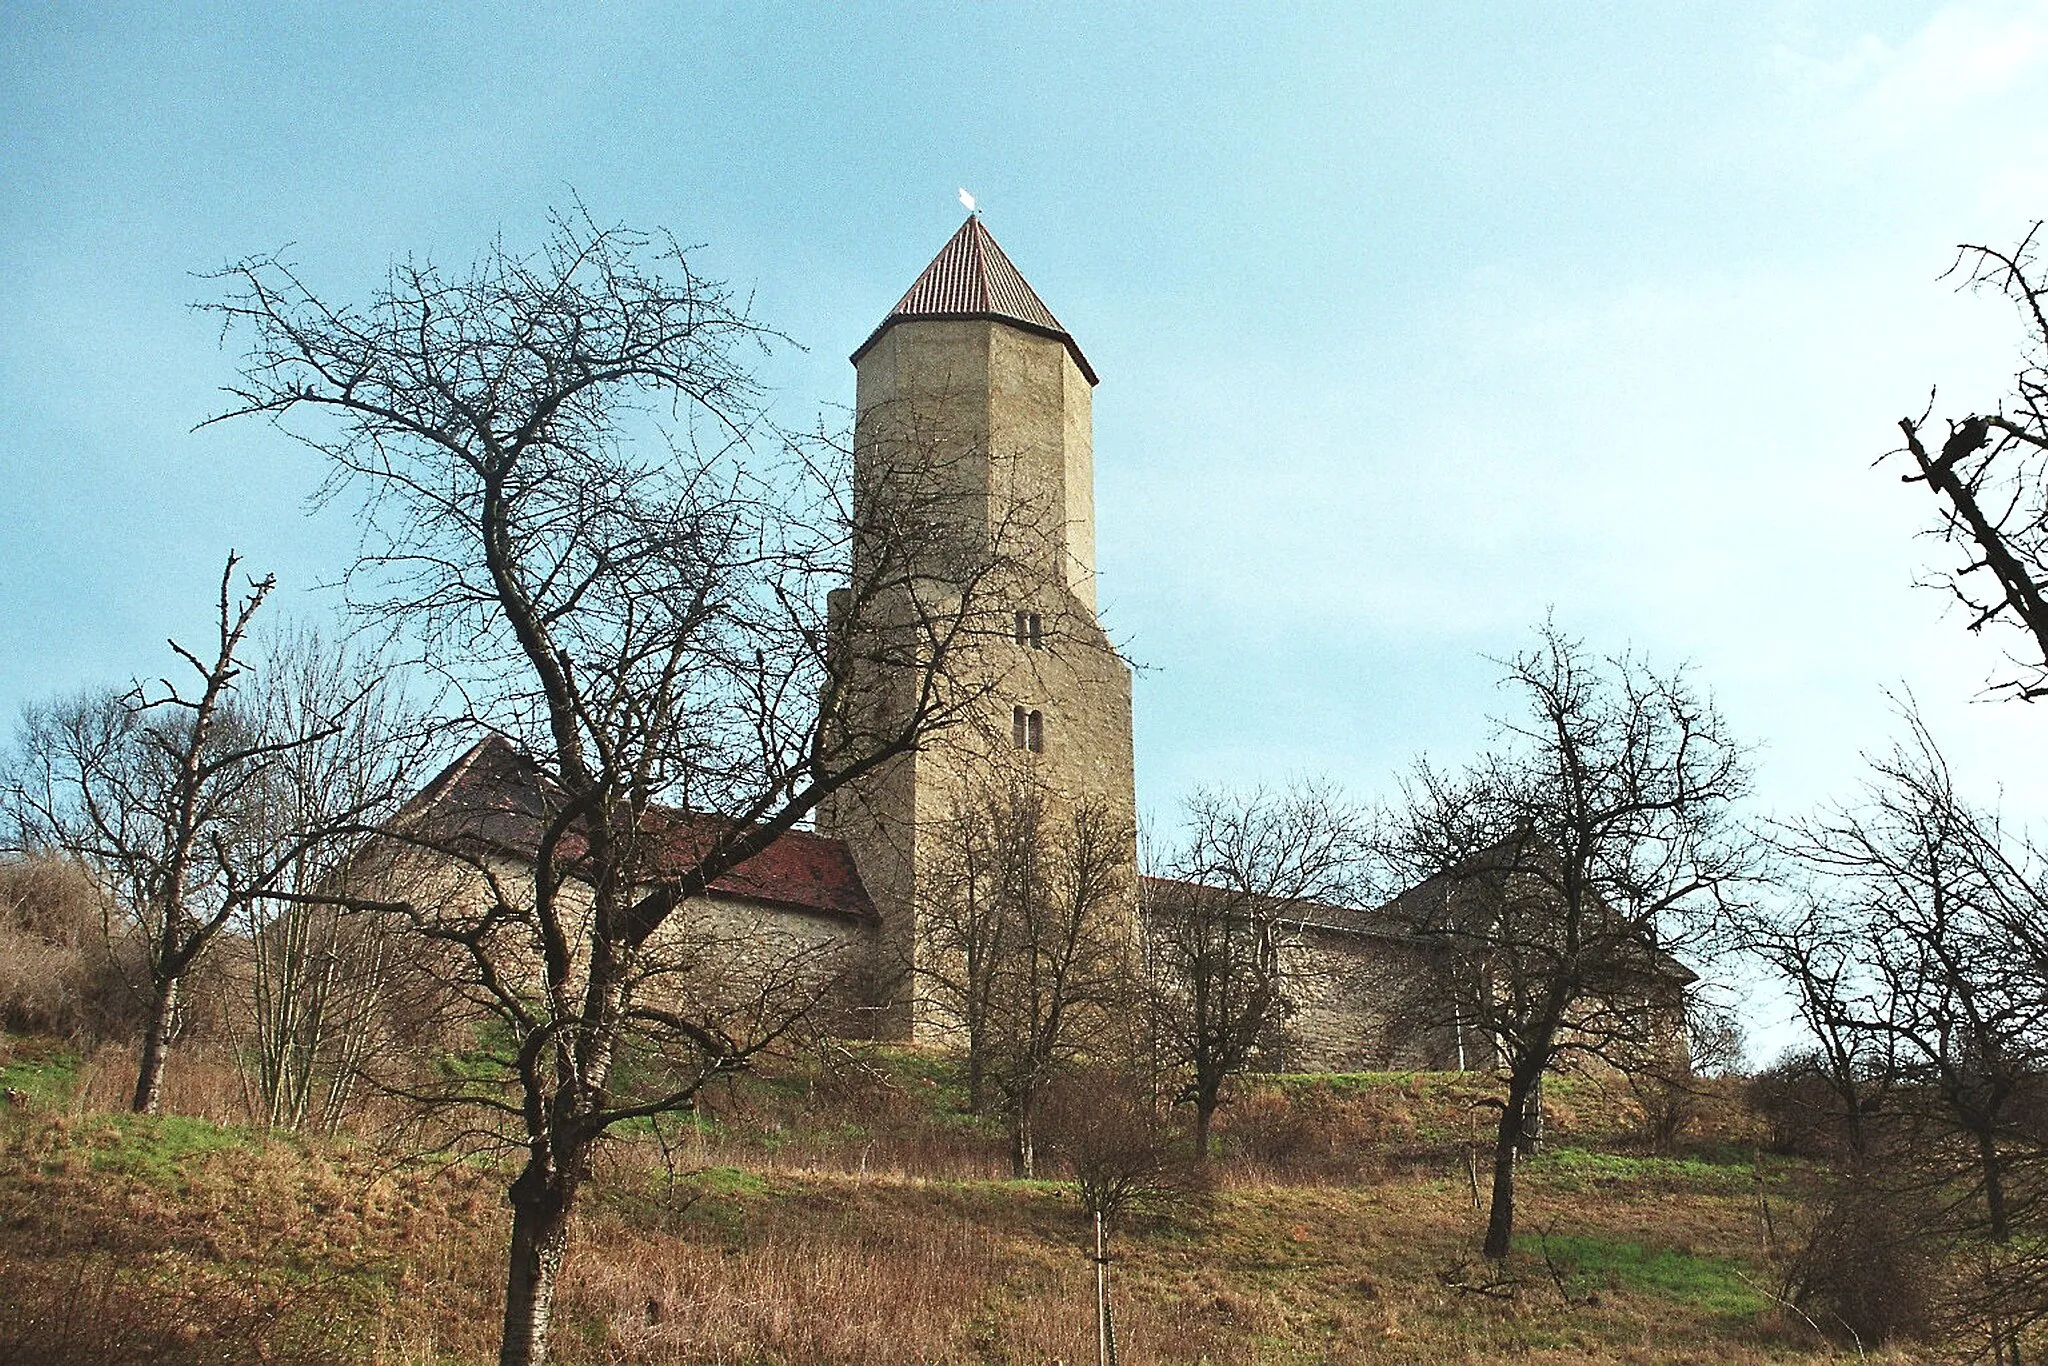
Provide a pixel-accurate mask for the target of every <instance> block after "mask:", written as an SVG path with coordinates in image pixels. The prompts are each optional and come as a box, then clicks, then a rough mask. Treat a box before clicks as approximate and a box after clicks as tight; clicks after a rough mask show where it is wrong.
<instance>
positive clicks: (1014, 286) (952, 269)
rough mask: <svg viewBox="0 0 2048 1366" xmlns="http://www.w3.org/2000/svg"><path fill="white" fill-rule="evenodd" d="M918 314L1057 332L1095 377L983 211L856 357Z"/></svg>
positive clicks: (966, 225)
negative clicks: (984, 221) (988, 224)
mask: <svg viewBox="0 0 2048 1366" xmlns="http://www.w3.org/2000/svg"><path fill="white" fill-rule="evenodd" d="M912 318H951V319H964V318H988V319H992V320H994V321H996V322H1003V323H1009V324H1010V325H1011V326H1013V327H1021V328H1023V329H1024V330H1025V331H1027V332H1038V333H1041V334H1043V335H1045V336H1048V337H1054V338H1057V339H1058V340H1060V341H1063V342H1065V343H1066V344H1067V351H1068V353H1069V354H1070V355H1072V356H1073V358H1074V364H1075V365H1077V366H1079V367H1080V369H1081V373H1082V374H1083V375H1085V376H1087V378H1088V382H1089V383H1090V384H1093V383H1095V369H1094V367H1093V366H1091V365H1089V364H1088V358H1087V357H1086V356H1083V355H1082V354H1081V348H1080V347H1079V346H1078V345H1076V344H1075V342H1074V338H1073V335H1072V334H1071V333H1069V332H1068V331H1067V329H1066V328H1064V327H1062V326H1060V320H1059V319H1058V318H1055V317H1054V316H1053V315H1052V310H1051V309H1049V308H1047V307H1046V306H1045V301H1044V300H1042V299H1040V298H1039V297H1038V293H1037V291H1035V290H1034V289H1032V288H1031V286H1030V285H1028V284H1026V283H1025V281H1024V277H1023V276H1022V275H1020V274H1019V273H1018V272H1017V267H1015V266H1013V265H1011V264H1010V258H1009V257H1007V256H1005V255H1004V254H1003V249H1002V248H1001V247H999V246H997V245H996V239H995V238H993V237H991V236H990V235H989V231H988V229H987V228H985V227H983V226H982V225H981V217H980V215H978V214H969V215H968V216H967V221H966V222H965V223H962V224H961V225H960V231H958V232H956V233H954V234H953V237H952V240H950V241H948V242H947V243H946V245H945V246H943V247H941V248H939V254H938V255H937V256H934V257H933V258H932V263H931V264H930V265H928V266H926V267H925V268H924V274H922V275H920V276H918V277H917V283H915V284H913V285H912V286H911V287H910V290H909V292H908V293H906V294H905V295H904V296H903V297H902V298H901V299H899V300H897V303H896V307H894V308H892V309H890V310H889V316H888V317H886V318H884V319H882V324H881V326H880V327H877V328H876V329H875V330H874V331H873V332H871V333H869V334H868V339H867V340H866V341H864V342H862V343H861V344H860V347H859V349H857V350H856V351H855V352H854V353H853V359H854V361H855V363H856V364H857V363H859V361H860V358H861V357H862V356H864V355H866V354H867V352H868V348H869V347H871V346H873V345H874V344H875V343H876V342H877V341H879V340H881V337H882V334H883V333H884V332H886V331H888V330H889V328H890V327H891V325H893V324H895V323H899V322H904V321H906V320H909V319H912Z"/></svg>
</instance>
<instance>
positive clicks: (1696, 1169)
mask: <svg viewBox="0 0 2048 1366" xmlns="http://www.w3.org/2000/svg"><path fill="white" fill-rule="evenodd" d="M1523 1170H1524V1171H1525V1172H1527V1173H1528V1174H1529V1176H1530V1177H1532V1178H1533V1179H1535V1180H1539V1181H1541V1182H1543V1183H1544V1184H1546V1185H1548V1186H1550V1187H1552V1188H1553V1189H1557V1190H1568V1191H1595V1190H1605V1189H1612V1188H1614V1187H1617V1186H1638V1187H1640V1186H1648V1187H1652V1188H1655V1189H1667V1190H1695V1191H1700V1192H1702V1193H1707V1194H1713V1195H1728V1194H1733V1193H1736V1192H1739V1191H1742V1190H1746V1189H1748V1188H1749V1187H1750V1185H1751V1184H1752V1183H1753V1181H1754V1180H1755V1178H1754V1177H1753V1176H1752V1174H1751V1172H1750V1168H1749V1166H1748V1164H1747V1163H1745V1164H1743V1165H1741V1166H1736V1165H1733V1164H1731V1163H1726V1162H1714V1161H1708V1160H1705V1159H1702V1158H1698V1157H1631V1156H1627V1155H1625V1154H1622V1153H1603V1152H1595V1151H1593V1150H1592V1149H1590V1148H1569V1147H1547V1148H1545V1149H1544V1150H1543V1152H1542V1153H1541V1154H1540V1155H1538V1156H1536V1157H1534V1158H1531V1159H1530V1160H1529V1161H1528V1163H1527V1164H1526V1165H1525V1166H1524V1168H1523Z"/></svg>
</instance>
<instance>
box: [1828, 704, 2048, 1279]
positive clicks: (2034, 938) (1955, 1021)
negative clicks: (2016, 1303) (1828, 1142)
mask: <svg viewBox="0 0 2048 1366" xmlns="http://www.w3.org/2000/svg"><path fill="white" fill-rule="evenodd" d="M1907 719H1908V722H1909V724H1910V726H1911V731H1912V734H1911V739H1910V740H1909V742H1908V743H1906V744H1904V745H1901V746H1899V747H1897V748H1896V749H1894V750H1893V751H1892V753H1891V754H1889V755H1888V756H1885V757H1883V758H1881V759H1879V760H1877V761H1876V762H1875V764H1874V770H1875V771H1874V773H1873V775H1872V778H1871V780H1870V782H1869V783H1868V784H1867V785H1866V789H1865V792H1864V796H1863V800H1861V801H1860V802H1858V803H1856V804H1855V805H1853V806H1847V807H1841V808H1836V809H1834V810H1831V811H1829V812H1826V813H1824V814H1823V815H1821V816H1818V817H1815V818H1814V819H1812V820H1810V821H1807V822H1803V823H1802V824H1801V825H1800V826H1798V827H1797V830H1796V834H1795V840H1796V843H1795V848H1796V849H1797V851H1798V852H1799V853H1800V855H1801V856H1802V858H1803V859H1804V860H1805V861H1806V862H1807V863H1808V864H1809V865H1810V866H1812V867H1814V868H1815V869H1816V870H1818V871H1819V872H1820V873H1822V874H1823V875H1825V876H1826V877H1828V879H1829V880H1830V890H1831V891H1832V892H1833V894H1834V896H1835V897H1836V898H1837V900H1836V901H1835V904H1834V914H1835V917H1836V919H1837V923H1838V925H1839V926H1840V929H1839V931H1838V932H1839V933H1845V934H1847V935H1848V936H1851V942H1852V944H1853V952H1854V954H1855V961H1856V964H1857V969H1858V976H1857V981H1856V986H1855V988H1854V989H1853V991H1849V992H1843V993H1842V994H1841V997H1840V998H1838V999H1836V1000H1834V1001H1833V1002H1831V1004H1830V1006H1829V1008H1828V1013H1829V1016H1830V1019H1829V1021H1828V1024H1829V1026H1830V1028H1831V1029H1834V1030H1841V1031H1846V1032H1850V1033H1853V1034H1855V1035H1859V1036H1862V1037H1864V1038H1866V1039H1868V1040H1869V1041H1870V1044H1869V1051H1870V1052H1872V1053H1874V1054H1876V1055H1878V1056H1881V1057H1882V1058H1883V1059H1884V1062H1885V1068H1886V1071H1887V1072H1888V1073H1889V1074H1890V1075H1889V1078H1888V1080H1889V1081H1890V1083H1891V1085H1892V1091H1891V1094H1890V1096H1889V1100H1890V1103H1891V1105H1892V1106H1893V1107H1894V1108H1896V1109H1899V1110H1902V1111H1904V1112H1907V1113H1909V1114H1912V1115H1913V1116H1914V1117H1916V1118H1918V1119H1919V1120H1920V1121H1921V1122H1922V1123H1923V1124H1929V1125H1932V1126H1934V1129H1935V1132H1934V1133H1931V1134H1929V1135H1927V1136H1928V1137H1929V1138H1930V1139H1932V1140H1933V1142H1934V1144H1935V1145H1936V1146H1937V1147H1941V1146H1946V1143H1945V1140H1946V1139H1947V1138H1948V1137H1949V1136H1950V1135H1953V1136H1954V1137H1955V1138H1957V1139H1959V1140H1960V1141H1961V1146H1962V1149H1963V1151H1964V1152H1965V1153H1967V1154H1968V1157H1967V1161H1966V1166H1968V1167H1973V1168H1974V1169H1975V1173H1976V1175H1975V1178H1974V1180H1973V1181H1971V1182H1970V1183H1969V1184H1970V1190H1969V1195H1970V1197H1971V1198H1972V1199H1973V1200H1979V1201H1981V1202H1982V1203H1981V1209H1982V1216H1983V1223H1984V1227H1985V1228H1986V1230H1987V1231H1988V1233H1989V1236H1990V1237H1991V1239H1992V1241H1993V1242H1996V1243H2000V1244H2004V1243H2008V1242H2010V1241H2011V1236H2012V1226H2013V1210H2012V1191H2011V1190H2010V1186H2011V1172H2010V1168H2011V1166H2012V1162H2013V1159H2014V1154H2013V1153H2012V1152H2011V1151H2010V1149H2009V1146H2008V1145H2014V1144H2016V1145H2017V1146H2018V1147H2019V1148H2020V1150H2021V1151H2022V1152H2024V1151H2026V1149H2027V1148H2029V1147H2030V1146H2032V1145H2031V1144H2030V1143H2029V1141H2028V1140H2029V1137H2030V1135H2028V1134H2027V1132H2026V1130H2025V1128H2024V1126H2023V1124H2022V1123H2021V1122H2020V1116H2021V1115H2023V1114H2025V1113H2026V1111H2025V1106H2026V1104H2027V1102H2029V1101H2031V1100H2033V1099H2034V1098H2035V1096H2036V1095H2037V1094H2038V1093H2039V1091H2040V1089H2041V1087H2042V1085H2043V1083H2044V1082H2048V978H2043V977H2041V976H2039V975H2037V973H2036V972H2035V971H2034V965H2033V964H2032V963H2031V962H2030V961H2029V957H2030V956H2029V955H2028V954H2027V953H2026V951H2025V949H2024V947H2023V946H2025V945H2027V944H2028V943H2029V942H2033V943H2039V942H2040V941H2041V939H2042V937H2043V934H2044V931H2048V864H2044V863H2043V861H2042V859H2041V857H2040V855H2039V853H2038V852H2037V851H2036V850H2035V849H2034V848H2033V847H2032V845H2031V844H2030V843H2028V842H2027V841H2026V840H2025V839H2023V838H2021V837H2019V836H2017V835H2016V834H2015V833H2013V832H2011V831H2008V830H2007V829H2006V828H2005V826H2004V823H2003V821H2002V820H2001V819H2000V818H1999V817H1998V816H1997V815H1996V813H1993V812H1987V811H1982V810H1979V809H1976V808H1974V807H1972V806H1971V805H1969V804H1968V803H1967V802H1965V801H1964V800H1962V798H1961V797H1960V795H1959V794H1958V793H1957V791H1956V789H1955V783H1954V778H1953V775H1952V774H1951V772H1950V770H1949V767H1948V764H1947V762H1946V760H1945V759H1944V758H1943V757H1942V755H1941V752H1940V750H1939V749H1938V748H1937V747H1936V745H1935V743H1934V740H1933V737H1932V736H1930V735H1929V734H1928V732H1927V730H1926V728H1925V726H1924V725H1923V724H1922V723H1921V722H1920V720H1919V719H1918V717H1917V716H1914V715H1912V714H1911V713H1908V716H1907ZM2044 1155H2048V1154H2036V1155H2035V1156H2036V1158H2037V1160H2038V1158H2039V1157H2040V1156H2044Z"/></svg>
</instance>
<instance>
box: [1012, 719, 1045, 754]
mask: <svg viewBox="0 0 2048 1366" xmlns="http://www.w3.org/2000/svg"><path fill="white" fill-rule="evenodd" d="M1010 742H1011V743H1012V744H1014V745H1015V746H1016V747H1017V748H1018V749H1022V750H1029V751H1030V752H1031V753H1033V754H1038V753H1042V752H1043V751H1044V749H1045V714H1044V713H1043V712H1036V711H1026V710H1025V709H1024V708H1023V707H1012V708H1010Z"/></svg>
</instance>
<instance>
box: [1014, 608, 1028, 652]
mask: <svg viewBox="0 0 2048 1366" xmlns="http://www.w3.org/2000/svg"><path fill="white" fill-rule="evenodd" d="M1017 643H1018V644H1019V645H1029V644H1030V643H1031V615H1030V613H1028V612H1019V613H1018V614H1017Z"/></svg>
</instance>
